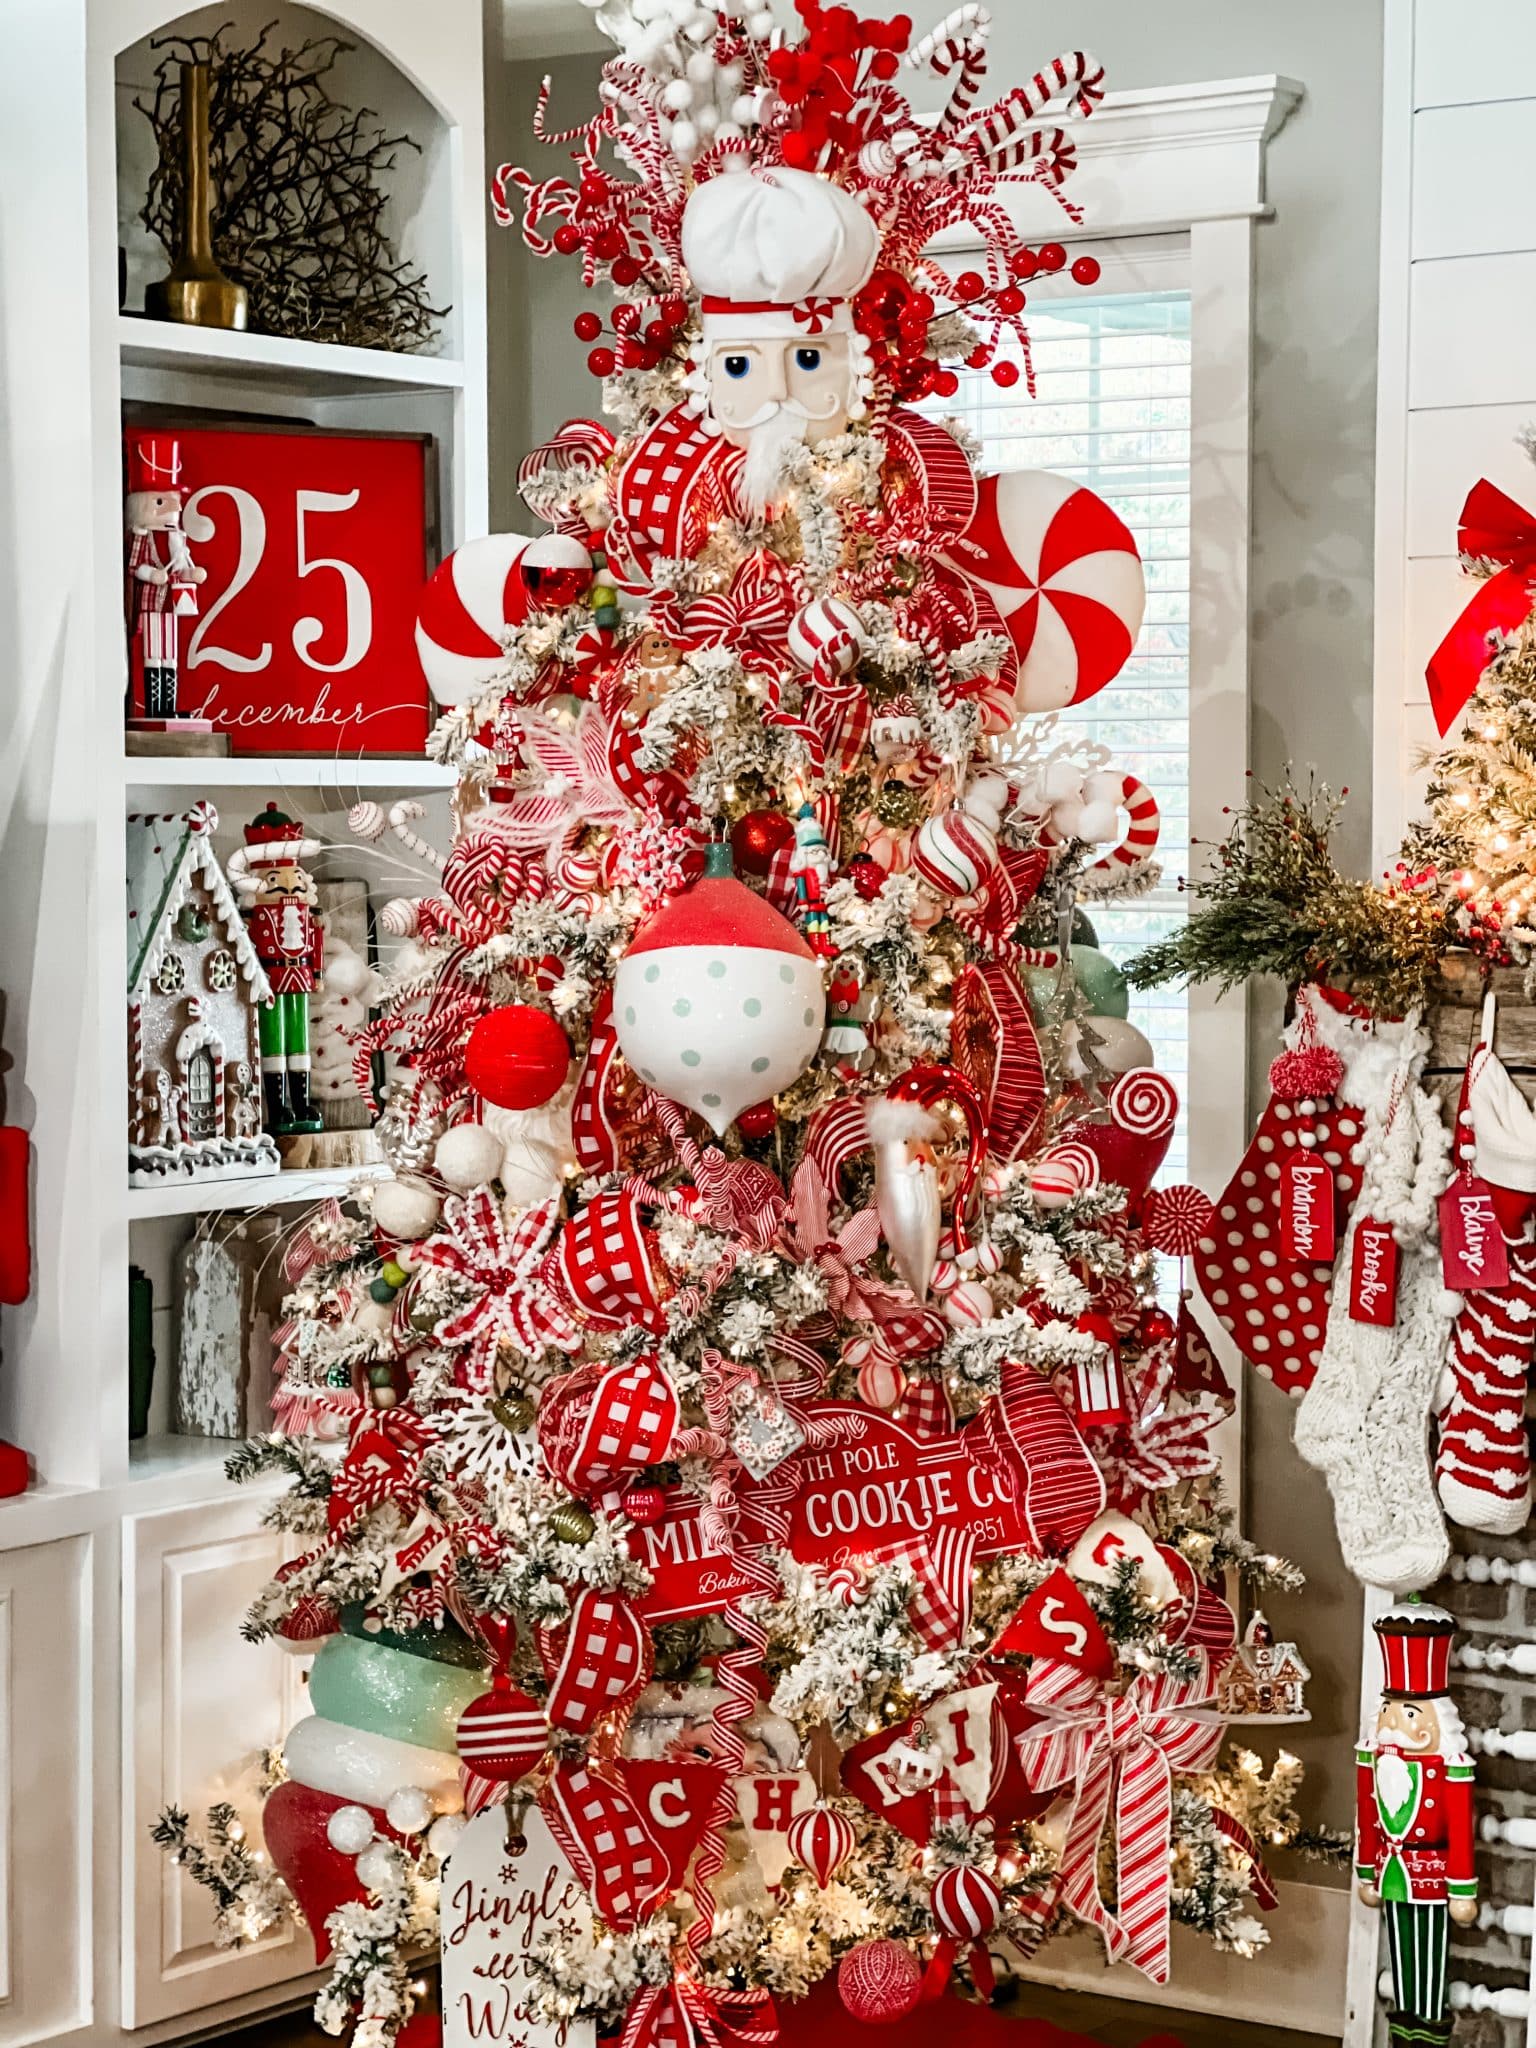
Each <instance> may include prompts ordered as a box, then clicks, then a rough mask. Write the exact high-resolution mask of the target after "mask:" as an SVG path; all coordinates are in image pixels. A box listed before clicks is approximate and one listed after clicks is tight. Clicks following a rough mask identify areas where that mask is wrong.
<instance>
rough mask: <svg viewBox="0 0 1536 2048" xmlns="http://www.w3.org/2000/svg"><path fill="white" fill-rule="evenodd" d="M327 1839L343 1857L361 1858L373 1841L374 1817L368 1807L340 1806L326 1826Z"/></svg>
mask: <svg viewBox="0 0 1536 2048" xmlns="http://www.w3.org/2000/svg"><path fill="white" fill-rule="evenodd" d="M325 1839H326V1840H327V1841H328V1842H329V1843H330V1845H331V1847H332V1848H333V1849H334V1850H336V1852H337V1853H338V1854H339V1855H342V1856H361V1855H362V1853H363V1851H364V1850H365V1849H366V1848H367V1847H368V1846H369V1845H370V1843H371V1842H372V1841H373V1815H372V1814H371V1813H370V1812H369V1811H368V1809H367V1807H366V1806H338V1807H337V1809H336V1811H335V1812H334V1813H333V1814H332V1815H331V1817H330V1819H329V1820H328V1821H327V1822H326V1824H325Z"/></svg>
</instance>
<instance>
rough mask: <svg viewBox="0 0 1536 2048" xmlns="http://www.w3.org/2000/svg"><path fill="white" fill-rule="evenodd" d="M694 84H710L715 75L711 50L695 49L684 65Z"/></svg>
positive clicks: (713, 54)
mask: <svg viewBox="0 0 1536 2048" xmlns="http://www.w3.org/2000/svg"><path fill="white" fill-rule="evenodd" d="M684 69H685V70H686V71H687V73H688V76H689V77H690V78H691V79H692V80H693V82H694V84H695V85H712V84H713V83H714V77H715V53H714V51H713V50H695V51H694V53H693V55H692V56H691V57H690V58H689V59H688V62H687V64H686V65H685V66H684Z"/></svg>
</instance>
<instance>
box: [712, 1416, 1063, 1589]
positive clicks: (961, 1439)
mask: <svg viewBox="0 0 1536 2048" xmlns="http://www.w3.org/2000/svg"><path fill="white" fill-rule="evenodd" d="M808 1412H809V1413H810V1414H811V1415H813V1416H816V1417H825V1418H828V1419H830V1418H833V1417H843V1418H847V1421H848V1427H849V1434H848V1435H847V1436H846V1437H845V1438H844V1439H842V1440H841V1441H839V1442H835V1443H831V1444H827V1445H825V1446H819V1447H814V1448H810V1447H808V1448H807V1449H805V1450H802V1451H797V1452H796V1454H795V1455H794V1457H793V1458H789V1459H786V1460H785V1462H784V1464H782V1465H781V1466H780V1467H779V1468H778V1469H777V1471H775V1472H774V1474H773V1476H772V1479H771V1480H770V1481H769V1482H767V1483H766V1484H765V1485H763V1486H754V1487H750V1488H742V1489H741V1491H740V1494H739V1498H740V1499H741V1501H742V1505H743V1508H744V1510H745V1513H746V1515H747V1517H748V1519H749V1521H752V1522H754V1523H756V1524H757V1525H758V1526H759V1527H761V1520H760V1517H761V1510H760V1508H759V1507H758V1506H757V1502H758V1501H759V1500H760V1498H761V1497H762V1496H763V1495H764V1494H766V1493H769V1492H770V1490H771V1491H772V1492H773V1493H774V1494H777V1495H778V1499H777V1501H776V1502H775V1506H776V1507H777V1509H778V1511H779V1512H781V1513H784V1514H786V1515H787V1517H788V1520H789V1549H790V1551H791V1553H792V1554H793V1555H794V1556H795V1557H796V1558H798V1559H799V1561H800V1562H801V1563H802V1564H826V1563H831V1562H834V1561H837V1560H840V1559H842V1558H845V1557H847V1556H848V1555H849V1554H850V1553H857V1552H859V1551H881V1550H886V1549H891V1550H897V1549H900V1548H902V1547H904V1546H912V1545H916V1544H919V1543H924V1542H928V1541H930V1540H931V1539H933V1538H934V1537H937V1536H942V1535H943V1534H945V1533H946V1532H947V1531H949V1530H955V1529H967V1530H971V1529H973V1530H974V1531H975V1532H976V1549H977V1554H978V1555H979V1556H982V1557H990V1556H993V1555H994V1554H996V1553H997V1552H999V1551H1003V1550H1018V1549H1027V1548H1031V1547H1032V1545H1031V1539H1030V1534H1029V1530H1028V1527H1027V1525H1026V1523H1025V1521H1024V1519H1023V1516H1022V1515H1021V1514H1020V1512H1019V1508H1018V1505H1017V1503H1016V1501H1015V1499H1014V1495H1013V1488H1012V1482H1011V1476H1010V1475H1009V1473H1008V1472H1007V1470H1006V1468H1005V1467H1003V1466H1001V1465H1000V1464H999V1463H998V1462H997V1461H996V1460H995V1459H993V1458H992V1457H991V1456H989V1455H988V1454H987V1453H986V1451H985V1448H984V1447H983V1445H982V1444H981V1443H980V1441H979V1439H976V1438H974V1437H972V1436H971V1435H970V1433H969V1432H967V1431H965V1430H961V1431H959V1432H958V1433H957V1434H954V1435H949V1436H940V1437H929V1438H926V1439H919V1438H918V1437H915V1436H911V1435H909V1434H908V1432H907V1431H906V1430H904V1429H903V1428H902V1427H901V1426H900V1424H899V1423H895V1422H892V1421H890V1420H889V1419H888V1418H887V1417H885V1416H883V1415H878V1414H873V1413H871V1411H870V1410H869V1409H867V1408H861V1407H856V1406H853V1405H851V1404H844V1403H841V1402H818V1403H817V1404H815V1406H814V1407H813V1408H811V1409H810V1410H809V1411H808ZM786 1487H788V1488H790V1489H792V1490H791V1492H790V1495H789V1498H788V1500H787V1501H785V1500H784V1499H783V1490H784V1489H785V1488H786ZM765 1533H766V1532H765Z"/></svg>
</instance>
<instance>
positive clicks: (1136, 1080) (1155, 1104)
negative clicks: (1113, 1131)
mask: <svg viewBox="0 0 1536 2048" xmlns="http://www.w3.org/2000/svg"><path fill="white" fill-rule="evenodd" d="M1105 1099H1106V1101H1107V1102H1108V1104H1109V1114H1110V1117H1111V1120H1112V1121H1113V1122H1115V1123H1117V1124H1118V1125H1119V1126H1120V1128H1121V1130H1122V1131H1130V1132H1132V1133H1133V1134H1134V1135H1135V1136H1136V1137H1139V1138H1160V1137H1162V1136H1163V1134H1164V1133H1165V1132H1167V1131H1171V1130H1172V1129H1173V1127H1174V1125H1175V1124H1176V1123H1177V1122H1178V1116H1179V1091H1178V1089H1177V1088H1175V1087H1174V1085H1173V1083H1172V1082H1171V1081H1170V1080H1169V1079H1168V1077H1167V1076H1166V1075H1165V1074H1159V1073H1158V1072H1157V1070H1156V1069H1155V1068H1154V1067H1132V1068H1131V1069H1130V1071H1129V1072H1128V1073H1125V1074H1122V1075H1121V1076H1120V1078H1119V1079H1118V1080H1117V1081H1116V1082H1115V1084H1114V1086H1113V1087H1112V1088H1111V1089H1110V1091H1109V1094H1108V1096H1107V1097H1106V1098H1105Z"/></svg>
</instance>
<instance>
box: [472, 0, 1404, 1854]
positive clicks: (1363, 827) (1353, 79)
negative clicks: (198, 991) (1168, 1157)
mask: <svg viewBox="0 0 1536 2048" xmlns="http://www.w3.org/2000/svg"><path fill="white" fill-rule="evenodd" d="M573 4H574V0H573ZM995 11H996V14H997V16H998V19H997V21H996V23H995V26H994V35H993V45H992V47H993V51H994V57H993V62H992V67H991V76H992V79H993V80H994V82H996V83H998V84H999V85H1002V84H1006V83H1007V82H1008V81H1009V80H1012V79H1018V78H1024V77H1028V76H1029V75H1030V74H1031V73H1033V72H1034V71H1035V69H1036V68H1037V67H1038V65H1039V64H1040V62H1041V61H1042V60H1043V59H1044V58H1046V57H1049V56H1051V55H1053V54H1055V52H1056V51H1057V49H1059V48H1060V47H1062V46H1063V45H1067V44H1072V45H1086V46H1087V47H1088V48H1090V49H1091V50H1093V51H1094V52H1095V53H1096V54H1097V55H1098V57H1099V58H1100V59H1101V60H1102V62H1103V63H1104V65H1105V66H1106V68H1107V71H1108V74H1109V84H1110V85H1111V87H1116V88H1122V89H1124V88H1130V87H1136V86H1152V85H1178V84H1187V83H1190V82H1193V81H1195V80H1199V79H1215V78H1238V77H1244V76H1249V75H1252V74H1255V73H1267V72H1278V73H1280V74H1282V75H1284V76H1288V77H1291V78H1294V79H1297V80H1299V81H1300V82H1301V84H1302V85H1303V86H1304V87H1305V89H1306V97H1305V99H1304V100H1303V102H1302V104H1301V106H1300V107H1299V108H1298V110H1297V111H1296V113H1295V114H1293V115H1292V117H1291V119H1290V121H1289V123H1288V124H1287V126H1286V127H1285V129H1284V130H1283V131H1282V133H1281V134H1280V135H1279V136H1278V137H1277V138H1276V139H1275V141H1274V142H1273V144H1272V145H1271V148H1270V156H1269V198H1270V202H1271V204H1272V206H1273V209H1274V212H1273V217H1272V218H1271V219H1269V220H1266V221H1264V222H1262V223H1261V224H1260V225H1259V227H1258V229H1257V246H1258V265H1257V302H1256V309H1255V336H1256V341H1255V354H1256V380H1255V415H1254V448H1255V461H1254V530H1253V581H1252V588H1253V592H1254V599H1253V753H1252V760H1253V765H1254V769H1255V771H1256V773H1257V774H1258V775H1259V777H1261V778H1263V779H1265V780H1269V779H1272V778H1273V777H1275V776H1276V775H1277V774H1278V773H1279V772H1280V771H1281V769H1282V768H1283V767H1284V765H1285V763H1286V762H1287V761H1288V760H1289V761H1294V762H1295V763H1296V765H1297V767H1298V768H1299V769H1302V770H1305V769H1306V768H1307V767H1309V766H1312V765H1315V766H1316V767H1317V768H1318V769H1319V771H1320V772H1321V773H1322V774H1323V775H1324V776H1325V777H1326V779H1327V780H1328V781H1329V782H1331V783H1332V785H1333V786H1334V787H1335V789H1337V788H1338V787H1339V786H1340V785H1345V784H1347V785H1348V786H1349V787H1350V788H1351V790H1352V791H1354V792H1357V795H1355V796H1353V797H1352V800H1351V818H1350V823H1349V826H1348V831H1347V837H1346V839H1345V841H1344V842H1343V845H1342V851H1343V853H1344V855H1345V857H1346V863H1347V864H1348V863H1351V862H1352V863H1353V864H1355V865H1356V866H1363V864H1364V862H1365V860H1366V857H1367V852H1368V848H1369V811H1368V804H1369V790H1370V728H1371V667H1370V663H1371V631H1372V581H1371V546H1372V523H1373V522H1372V495H1373V447H1374V429H1375V378H1376V370H1375V363H1376V299H1377V289H1376V272H1377V206H1378V198H1379V185H1380V134H1379V128H1380V104H1381V49H1380V44H1381V15H1382V8H1381V0H1289V4H1288V5H1287V6H1285V7H1283V8H1275V7H1271V6H1270V5H1268V4H1260V0H1160V4H1158V5H1155V6H1153V5H1149V4H1147V0H1078V4H1077V5H1076V6H1075V7H1062V8H1060V9H1056V8H1053V9H1050V10H1047V9H1044V8H1040V7H1033V6H1031V7H1024V6H1020V5H1018V4H1016V0H1005V4H1002V5H998V6H997V7H996V9H995ZM913 12H914V14H915V17H916V19H917V22H918V26H919V28H920V29H921V28H924V27H926V26H927V25H928V17H929V14H930V12H931V13H932V14H933V16H934V18H935V19H936V18H937V14H938V12H939V10H938V8H937V7H935V8H934V9H931V10H930V9H914V10H913ZM598 61H599V60H598V59H597V58H587V57H567V58H562V59H558V60H556V61H555V62H554V63H552V64H551V65H550V66H548V67H547V68H548V70H549V72H550V74H551V76H552V78H553V81H554V97H553V100H552V103H551V122H552V125H553V126H556V127H559V126H562V125H568V124H569V123H571V122H573V121H575V120H577V119H579V118H582V117H583V116H584V114H585V113H586V112H587V110H588V109H590V108H591V107H592V106H593V105H594V104H595V97H594V88H595V80H596V75H597V67H598ZM545 68H546V67H545V66H543V65H539V64H531V63H522V64H515V65H505V64H501V63H499V62H497V63H493V64H491V65H490V66H488V72H487V76H488V79H489V81H490V84H489V92H490V98H491V105H490V107H489V109H488V116H487V150H488V152H489V160H490V161H491V162H492V163H495V162H497V161H499V160H501V159H502V158H507V157H511V158H514V159H515V160H517V161H519V162H522V163H526V164H529V165H530V166H539V167H541V168H542V167H544V166H547V171H548V174H552V173H554V172H557V171H559V170H562V169H563V168H564V165H563V162H562V158H561V152H560V151H559V150H558V149H540V148H539V146H538V145H537V144H536V143H535V141H534V139H533V134H532V129H531V125H530V114H531V110H532V107H533V103H534V97H535V94H536V92H537V89H538V83H539V79H540V77H541V76H542V75H543V72H544V70H545ZM585 299H586V294H585V293H583V291H582V289H581V286H580V283H579V281H578V280H577V278H576V275H575V268H574V266H573V265H571V264H568V263H561V262H550V263H539V262H535V261H533V260H532V259H530V258H529V257H528V256H527V255H526V253H525V252H524V251H523V249H522V246H521V243H520V241H519V240H518V238H517V237H516V236H515V235H514V234H511V233H501V234H498V233H497V232H496V231H495V230H492V244H491V264H490V309H491V334H492V347H491V440H492V474H491V517H492V522H493V524H496V525H506V526H512V527H516V526H519V525H521V524H523V517H522V515H521V507H520V505H519V503H518V500H517V495H516V487H515V479H516V470H517V461H518V458H519V456H520V455H521V454H522V452H523V451H524V450H525V449H526V447H527V446H528V445H529V443H530V441H531V439H532V438H533V437H534V436H535V435H542V434H545V433H548V432H549V431H550V430H552V429H553V428H554V427H556V426H558V425H559V423H560V422H561V420H563V419H566V418H569V417H571V416H572V415H575V414H581V413H587V412H590V411H592V410H593V409H594V407H595V405H596V402H597V386H596V384H595V382H594V380H593V379H592V378H591V377H589V376H588V374H587V371H586V367H585V361H584V358H585V355H586V350H585V348H584V347H583V346H582V345H581V344H580V343H579V342H577V341H576V340H575V339H574V337H573V335H572V333H571V321H572V319H573V318H574V316H575V314H576V313H577V312H578V311H579V310H580V308H581V306H582V304H583V303H584V302H585ZM1254 1008H1255V1027H1254V1035H1253V1059H1252V1065H1253V1074H1254V1089H1255V1099H1256V1100H1258V1099H1261V1091H1262V1088H1263V1080H1264V1070H1265V1067H1266V1066H1267V1063H1268V1061H1269V1058H1270V1056H1271V1053H1272V1051H1273V1050H1274V1049H1275V1033H1276V1030H1277V1028H1278V1023H1279V999H1278V994H1277V993H1275V992H1265V993H1263V994H1261V995H1260V997H1259V999H1258V1000H1257V1001H1256V1003H1255V1006H1254ZM1246 1135H1247V1134H1246V1131H1245V1130H1244V1129H1243V1126H1242V1119H1241V1116H1240V1114H1239V1111H1238V1108H1237V1106H1236V1105H1234V1108H1233V1116H1232V1157H1233V1161H1234V1164H1235V1162H1236V1159H1237V1155H1238V1152H1239V1150H1240V1149H1241V1147H1242V1145H1243V1143H1244V1141H1245V1138H1246ZM1211 1192H1213V1193H1214V1192H1215V1190H1212V1191H1211ZM1248 1401H1249V1409H1248V1415H1249V1422H1248V1448H1247V1485H1248V1503H1249V1505H1248V1516H1247V1522H1248V1530H1249V1533H1250V1534H1251V1535H1252V1536H1253V1537H1254V1539H1255V1540H1256V1541H1257V1542H1259V1543H1262V1544H1264V1545H1266V1546H1268V1547H1271V1548H1273V1549H1275V1550H1278V1551H1281V1552H1283V1553H1284V1554H1286V1555H1287V1556H1290V1557H1292V1558H1294V1559H1295V1560H1296V1562H1297V1563H1299V1564H1300V1565H1301V1566H1302V1567H1303V1568H1304V1569H1305V1571H1306V1572H1307V1575H1308V1578H1309V1580H1310V1582H1311V1583H1310V1590H1309V1592H1308V1593H1307V1594H1306V1595H1305V1596H1303V1597H1302V1598H1300V1599H1299V1600H1294V1601H1287V1600H1281V1601H1276V1602H1274V1603H1272V1611H1271V1614H1270V1619H1271V1620H1272V1621H1273V1622H1274V1624H1275V1626H1276V1629H1277V1630H1278V1631H1281V1632H1283V1633H1285V1634H1287V1635H1289V1634H1291V1633H1292V1632H1293V1631H1294V1633H1295V1634H1296V1636H1297V1638H1298V1640H1299V1641H1300V1642H1301V1644H1302V1647H1303V1651H1304V1654H1305V1655H1306V1657H1307V1658H1308V1660H1309V1661H1310V1663H1311V1666H1312V1672H1313V1684H1312V1688H1311V1705H1312V1712H1313V1717H1314V1718H1313V1722H1312V1725H1311V1727H1310V1728H1305V1729H1289V1730H1284V1731H1281V1733H1283V1734H1284V1735H1285V1736H1287V1737H1288V1738H1289V1741H1288V1746H1289V1747H1290V1748H1291V1749H1293V1750H1294V1751H1295V1752H1296V1753H1297V1754H1299V1755H1300V1756H1302V1758H1303V1759H1304V1761H1305V1762H1306V1763H1307V1766H1308V1772H1309V1781H1310V1793H1309V1796H1308V1799H1307V1807H1308V1810H1309V1813H1311V1814H1314V1815H1319V1816H1320V1817H1323V1818H1326V1819H1328V1820H1329V1821H1331V1822H1332V1823H1333V1824H1335V1825H1339V1826H1346V1825H1348V1823H1349V1819H1350V1813H1351V1802H1352V1795H1353V1786H1352V1775H1351V1768H1352V1767H1351V1752H1352V1746H1353V1743H1354V1740H1355V1736H1356V1720H1357V1715H1358V1664H1359V1625H1360V1601H1359V1595H1358V1589H1357V1588H1356V1587H1355V1585H1354V1583H1353V1581H1351V1580H1350V1579H1349V1578H1348V1577H1347V1575H1346V1574H1345V1573H1344V1571H1343V1569H1342V1566H1341V1565H1340V1562H1339V1556H1338V1550H1337V1546H1336V1544H1335V1541H1334V1536H1333V1517H1332V1510H1331V1507H1330V1504H1329V1501H1328V1498H1327V1494H1326V1491H1325V1489H1324V1487H1323V1485H1322V1482H1321V1480H1320V1479H1319V1478H1318V1477H1317V1475H1315V1474H1314V1473H1312V1472H1310V1471H1309V1470H1308V1469H1307V1468H1306V1467H1305V1466H1303V1465H1302V1464H1301V1462H1300V1460H1299V1459H1298V1458H1297V1456H1296V1454H1295V1452H1294V1451H1293V1450H1292V1448H1291V1446H1290V1430H1291V1423H1292V1418H1293V1414H1294V1409H1293V1405H1292V1403H1291V1402H1290V1401H1289V1400H1288V1399H1286V1398H1285V1397H1284V1396H1282V1395H1280V1394H1278V1393H1276V1392H1275V1390H1274V1389H1273V1388H1272V1387H1270V1386H1269V1385H1268V1383H1267V1382H1265V1381H1262V1380H1260V1379H1258V1378H1257V1377H1256V1376H1254V1375H1252V1374H1250V1375H1249V1378H1248ZM1259 1732H1260V1733H1262V1731H1259ZM1275 1746H1277V1745H1274V1744H1266V1745H1265V1747H1266V1748H1268V1749H1270V1750H1271V1751H1272V1750H1273V1748H1274V1747H1275ZM1292 1874H1294V1875H1297V1876H1301V1875H1303V1874H1305V1875H1306V1876H1308V1877H1312V1878H1314V1879H1316V1878H1317V1877H1318V1876H1319V1873H1318V1872H1317V1870H1316V1868H1315V1867H1314V1866H1307V1868H1306V1870H1305V1873H1303V1871H1301V1870H1298V1871H1296V1872H1295V1873H1292ZM1323 1881H1327V1880H1326V1879H1324V1880H1323Z"/></svg>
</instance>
